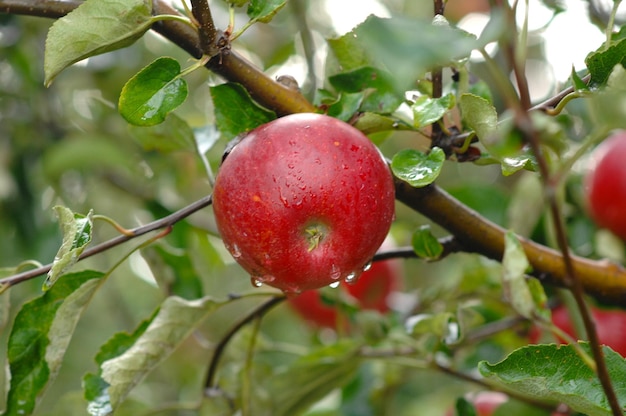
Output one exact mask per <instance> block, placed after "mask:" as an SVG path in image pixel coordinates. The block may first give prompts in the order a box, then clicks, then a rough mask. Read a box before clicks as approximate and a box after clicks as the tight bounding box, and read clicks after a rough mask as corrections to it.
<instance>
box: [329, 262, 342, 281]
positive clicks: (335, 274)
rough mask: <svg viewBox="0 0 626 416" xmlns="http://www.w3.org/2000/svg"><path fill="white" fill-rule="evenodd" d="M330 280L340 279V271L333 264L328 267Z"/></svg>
mask: <svg viewBox="0 0 626 416" xmlns="http://www.w3.org/2000/svg"><path fill="white" fill-rule="evenodd" d="M330 278H331V279H332V280H339V278H341V270H339V267H337V266H336V265H334V264H333V265H332V266H330Z"/></svg>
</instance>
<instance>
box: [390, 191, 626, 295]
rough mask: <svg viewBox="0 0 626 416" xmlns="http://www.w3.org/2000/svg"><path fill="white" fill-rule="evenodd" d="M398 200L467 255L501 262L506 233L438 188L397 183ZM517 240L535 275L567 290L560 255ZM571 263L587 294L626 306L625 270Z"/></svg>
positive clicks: (605, 263) (582, 260)
mask: <svg viewBox="0 0 626 416" xmlns="http://www.w3.org/2000/svg"><path fill="white" fill-rule="evenodd" d="M396 198H397V199H398V200H399V201H401V202H403V203H404V204H406V205H407V206H409V207H410V208H412V209H413V210H415V211H417V212H419V213H421V214H422V215H424V216H426V217H428V218H429V219H431V220H432V221H434V222H435V223H437V224H439V225H440V226H442V227H443V228H445V229H446V230H448V231H449V232H450V233H451V234H453V235H454V236H455V238H456V239H457V240H458V242H459V243H460V244H461V245H462V247H463V248H464V249H465V250H466V251H468V252H474V253H479V254H482V255H484V256H486V257H489V258H491V259H494V260H498V261H501V260H502V256H503V254H504V235H505V233H506V230H505V229H504V228H502V227H500V226H499V225H497V224H494V223H493V222H491V221H489V220H487V219H486V218H484V217H482V216H481V215H480V214H478V213H477V212H475V211H473V210H472V209H470V208H468V207H467V206H465V205H463V204H461V203H460V202H459V201H457V200H456V199H454V198H453V197H451V196H450V195H449V194H447V193H446V192H445V191H444V190H442V189H441V188H439V187H438V186H436V185H430V186H427V187H424V188H413V187H411V186H410V185H409V184H407V183H406V182H403V181H401V180H399V179H396ZM518 238H519V239H520V242H521V244H522V246H523V247H524V251H525V252H526V256H527V257H528V260H529V262H530V264H531V265H532V267H533V274H534V275H535V276H537V277H538V278H540V279H541V280H542V281H543V282H545V283H549V284H553V285H556V286H561V287H566V286H567V280H566V279H567V277H566V276H567V270H566V268H565V265H564V263H563V256H562V255H561V253H560V252H558V251H557V250H553V249H551V248H549V247H546V246H543V245H541V244H538V243H536V242H534V241H532V240H529V239H527V238H523V237H518ZM571 261H572V266H573V268H574V270H575V272H576V274H577V276H578V277H579V279H580V281H581V283H582V285H583V287H584V289H585V291H586V292H587V293H589V294H590V295H593V296H595V297H597V298H600V299H603V300H605V301H607V302H610V303H612V304H616V305H622V306H626V270H625V269H624V268H623V267H622V266H620V265H618V264H615V263H611V262H609V261H607V260H601V261H594V260H590V259H586V258H582V257H578V256H575V255H572V256H571Z"/></svg>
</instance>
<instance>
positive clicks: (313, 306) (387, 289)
mask: <svg viewBox="0 0 626 416" xmlns="http://www.w3.org/2000/svg"><path fill="white" fill-rule="evenodd" d="M398 266H399V264H398V263H397V262H396V261H394V260H384V261H378V262H375V263H373V264H372V267H371V268H370V269H369V270H367V271H365V272H363V274H362V275H361V276H360V277H359V278H358V280H356V281H355V282H354V283H346V282H342V283H341V285H340V286H339V288H338V290H344V291H346V292H347V293H349V294H350V295H351V296H352V297H353V298H354V299H355V303H356V305H357V306H358V307H360V308H361V309H364V310H365V309H369V310H376V311H378V312H381V313H386V312H388V311H389V309H390V308H389V303H388V298H389V295H390V294H391V292H393V291H395V290H397V289H398V287H399V286H400V279H401V270H400V267H398ZM287 304H288V305H289V306H290V307H291V308H292V309H293V310H295V311H296V312H297V313H298V314H299V315H300V316H302V317H303V318H304V319H305V320H306V321H307V322H309V323H311V324H313V325H314V326H316V327H322V328H333V329H336V328H337V327H345V324H346V321H345V319H344V318H345V317H343V316H342V315H341V311H340V310H339V309H338V308H336V307H335V306H334V305H327V304H325V303H324V301H323V300H322V298H321V294H320V293H319V291H317V290H307V291H305V292H302V293H301V294H299V295H298V296H294V297H291V298H289V299H288V300H287Z"/></svg>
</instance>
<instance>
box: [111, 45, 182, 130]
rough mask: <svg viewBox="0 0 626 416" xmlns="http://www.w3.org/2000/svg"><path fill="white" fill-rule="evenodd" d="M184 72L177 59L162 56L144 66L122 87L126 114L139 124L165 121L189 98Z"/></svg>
mask: <svg viewBox="0 0 626 416" xmlns="http://www.w3.org/2000/svg"><path fill="white" fill-rule="evenodd" d="M180 75H181V72H180V64H179V63H178V61H176V60H175V59H173V58H167V57H161V58H158V59H156V60H155V61H154V62H152V63H151V64H150V65H148V66H146V67H145V68H143V69H142V70H141V71H139V72H138V73H137V74H135V76H134V77H132V78H131V79H130V80H128V82H127V83H126V85H124V88H123V89H122V93H121V94H120V100H119V104H118V107H119V112H120V114H121V115H122V117H124V119H125V120H126V121H128V122H129V123H130V124H134V125H136V126H153V125H155V124H159V123H162V122H163V120H165V117H166V116H167V114H168V113H170V112H171V111H173V110H174V109H176V108H177V107H178V106H179V105H181V104H182V103H183V102H184V101H185V99H186V98H187V82H186V81H185V80H184V79H182V78H181V77H180Z"/></svg>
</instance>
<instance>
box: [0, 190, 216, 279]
mask: <svg viewBox="0 0 626 416" xmlns="http://www.w3.org/2000/svg"><path fill="white" fill-rule="evenodd" d="M212 200H213V197H212V195H209V196H206V197H204V198H202V199H199V200H197V201H195V202H193V203H191V204H189V205H187V206H186V207H184V208H181V209H180V210H178V211H176V212H174V213H172V214H170V215H168V216H166V217H163V218H160V219H158V220H156V221H153V222H151V223H149V224H146V225H142V226H139V227H137V228H132V229H129V230H127V231H128V233H127V234H123V235H120V236H117V237H114V238H112V239H110V240H108V241H105V242H103V243H100V244H98V245H96V246H93V247H91V248H88V249H86V250H85V251H84V252H83V253H82V254H81V255H80V257H79V260H83V259H86V258H87V257H91V256H93V255H94V254H98V253H102V252H103V251H106V250H108V249H110V248H112V247H115V246H118V245H120V244H122V243H125V242H127V241H129V240H132V239H133V238H136V237H139V236H142V235H144V234H147V233H149V232H151V231H155V230H159V229H162V228H166V227H171V226H173V225H174V224H176V223H177V222H179V221H181V220H183V219H185V218H187V217H188V216H190V215H191V214H193V213H194V212H196V211H199V210H201V209H202V208H205V207H207V206H209V205H211V203H212ZM51 267H52V263H50V264H47V265H45V266H41V267H38V268H36V269H32V270H28V271H26V272H23V273H19V274H14V275H12V276H9V277H5V278H4V279H0V286H12V285H15V284H17V283H20V282H24V281H26V280H30V279H33V278H35V277H38V276H41V275H43V274H46V273H48V271H50V268H51Z"/></svg>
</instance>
